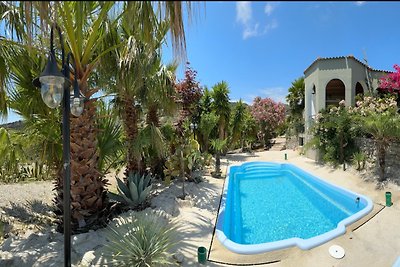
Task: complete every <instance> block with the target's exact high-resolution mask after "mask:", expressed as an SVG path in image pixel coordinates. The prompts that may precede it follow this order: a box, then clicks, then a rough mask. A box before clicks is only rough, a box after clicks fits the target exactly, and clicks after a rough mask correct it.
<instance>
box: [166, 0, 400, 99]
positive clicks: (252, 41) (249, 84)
mask: <svg viewBox="0 0 400 267" xmlns="http://www.w3.org/2000/svg"><path fill="white" fill-rule="evenodd" d="M195 6H196V5H195ZM196 7H197V9H198V10H199V11H198V12H196V14H197V15H196V16H195V18H196V19H195V20H194V22H193V23H191V24H190V25H186V29H185V30H186V46H187V58H188V61H189V62H190V66H191V67H192V68H193V69H194V70H196V71H197V72H198V76H197V80H198V81H199V82H200V84H201V85H206V86H207V87H208V88H209V89H210V88H211V87H212V86H213V85H215V84H216V83H218V82H220V81H222V80H224V81H226V82H227V83H228V85H229V89H230V98H231V101H237V100H239V99H242V100H243V101H245V102H247V103H248V104H251V103H252V101H253V99H254V98H255V97H256V96H260V97H262V98H265V97H270V98H272V99H274V100H275V101H281V102H283V103H286V101H285V96H286V95H287V93H288V88H289V87H290V86H291V83H292V82H293V81H294V80H295V79H297V78H299V77H301V76H302V75H303V72H304V70H305V69H306V68H307V67H308V66H309V65H311V63H312V62H313V61H314V60H315V59H316V58H317V57H335V56H347V55H353V56H355V57H356V58H358V59H360V60H361V61H363V59H364V58H365V56H366V58H367V60H368V64H369V65H370V66H371V67H373V68H375V69H382V70H390V71H393V70H394V69H393V65H394V64H400V53H399V52H400V51H399V48H400V46H399V45H400V35H399V33H398V28H399V25H400V24H399V20H398V16H399V14H400V2H363V1H362V2H207V3H206V4H205V6H204V5H198V6H196ZM164 50H165V51H163V52H164V59H165V61H166V62H168V61H170V60H172V58H173V55H172V53H171V50H170V49H164ZM183 71H184V64H181V65H180V68H179V71H178V73H177V76H178V79H182V78H183Z"/></svg>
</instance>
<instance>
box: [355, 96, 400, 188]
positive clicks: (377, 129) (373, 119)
mask: <svg viewBox="0 0 400 267" xmlns="http://www.w3.org/2000/svg"><path fill="white" fill-rule="evenodd" d="M349 109H350V112H351V113H353V114H354V117H355V120H356V123H357V124H361V125H362V128H363V130H364V132H365V133H366V134H367V135H372V137H373V138H374V139H375V142H376V152H377V158H378V164H379V169H380V173H379V180H380V181H381V182H382V181H385V180H386V177H385V168H386V151H387V149H388V147H389V145H390V143H391V142H393V141H395V140H399V139H400V116H399V114H398V113H397V105H396V101H395V99H394V96H393V95H389V96H386V97H383V98H379V97H372V96H365V97H364V98H363V100H361V101H357V103H356V107H354V108H349Z"/></svg>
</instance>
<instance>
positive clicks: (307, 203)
mask: <svg viewBox="0 0 400 267" xmlns="http://www.w3.org/2000/svg"><path fill="white" fill-rule="evenodd" d="M226 179H227V180H226V181H225V186H224V190H223V194H222V200H221V206H220V210H219V215H218V220H217V227H216V234H217V237H218V239H219V241H220V242H221V243H222V244H223V245H224V246H225V247H227V248H228V249H229V250H231V251H233V252H236V253H240V254H257V253H262V252H268V251H272V250H277V249H283V248H287V247H291V246H298V247H299V248H301V249H310V248H313V247H315V246H318V245H320V244H323V243H325V242H327V241H329V240H331V239H333V238H335V237H337V236H339V235H342V234H344V233H345V232H346V225H349V224H351V223H353V222H355V221H357V220H359V219H360V218H362V217H363V216H365V215H367V214H368V213H369V212H370V211H371V210H372V208H373V204H372V201H371V200H370V199H369V198H368V197H366V196H363V195H360V194H357V193H354V192H351V191H349V190H347V189H344V188H341V187H338V186H335V185H332V184H330V183H328V182H326V181H323V180H322V179H320V178H318V177H316V176H314V175H312V174H310V173H308V172H306V171H304V170H302V169H300V168H298V167H296V166H295V165H293V164H288V163H274V162H247V163H243V164H242V165H231V166H229V168H228V173H227V178H226Z"/></svg>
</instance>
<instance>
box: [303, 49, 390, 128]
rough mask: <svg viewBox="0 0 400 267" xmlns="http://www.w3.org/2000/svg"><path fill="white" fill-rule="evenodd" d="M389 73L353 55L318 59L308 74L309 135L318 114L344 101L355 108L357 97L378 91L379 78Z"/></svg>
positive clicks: (306, 121) (306, 88)
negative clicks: (374, 67)
mask: <svg viewBox="0 0 400 267" xmlns="http://www.w3.org/2000/svg"><path fill="white" fill-rule="evenodd" d="M388 73H390V71H385V70H377V69H373V68H371V67H370V66H368V65H366V64H365V63H363V62H361V61H360V60H358V59H357V58H355V57H354V56H352V55H350V56H341V57H327V58H320V57H319V58H317V59H316V60H315V61H314V62H313V63H312V64H311V65H310V66H309V67H308V68H307V69H306V70H305V71H304V77H305V78H304V83H305V108H304V121H305V129H306V132H307V130H308V129H309V127H310V126H311V123H312V121H313V119H314V117H315V115H316V114H317V113H318V112H319V111H320V110H321V109H324V108H327V107H328V106H329V105H335V106H337V105H338V104H339V102H340V101H341V100H345V104H346V106H354V104H355V96H356V95H357V94H364V93H366V92H368V91H371V92H372V91H374V90H377V88H378V81H379V78H380V77H382V76H383V75H385V74H388Z"/></svg>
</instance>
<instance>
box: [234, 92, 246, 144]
mask: <svg viewBox="0 0 400 267" xmlns="http://www.w3.org/2000/svg"><path fill="white" fill-rule="evenodd" d="M245 112H246V105H245V104H244V103H243V101H242V100H241V99H240V100H239V102H238V103H237V104H236V106H235V109H234V111H233V120H232V124H231V125H232V139H231V145H234V144H235V143H236V142H237V141H238V140H239V139H240V140H243V126H244V120H245V114H246V113H245ZM241 143H243V142H241Z"/></svg>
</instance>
